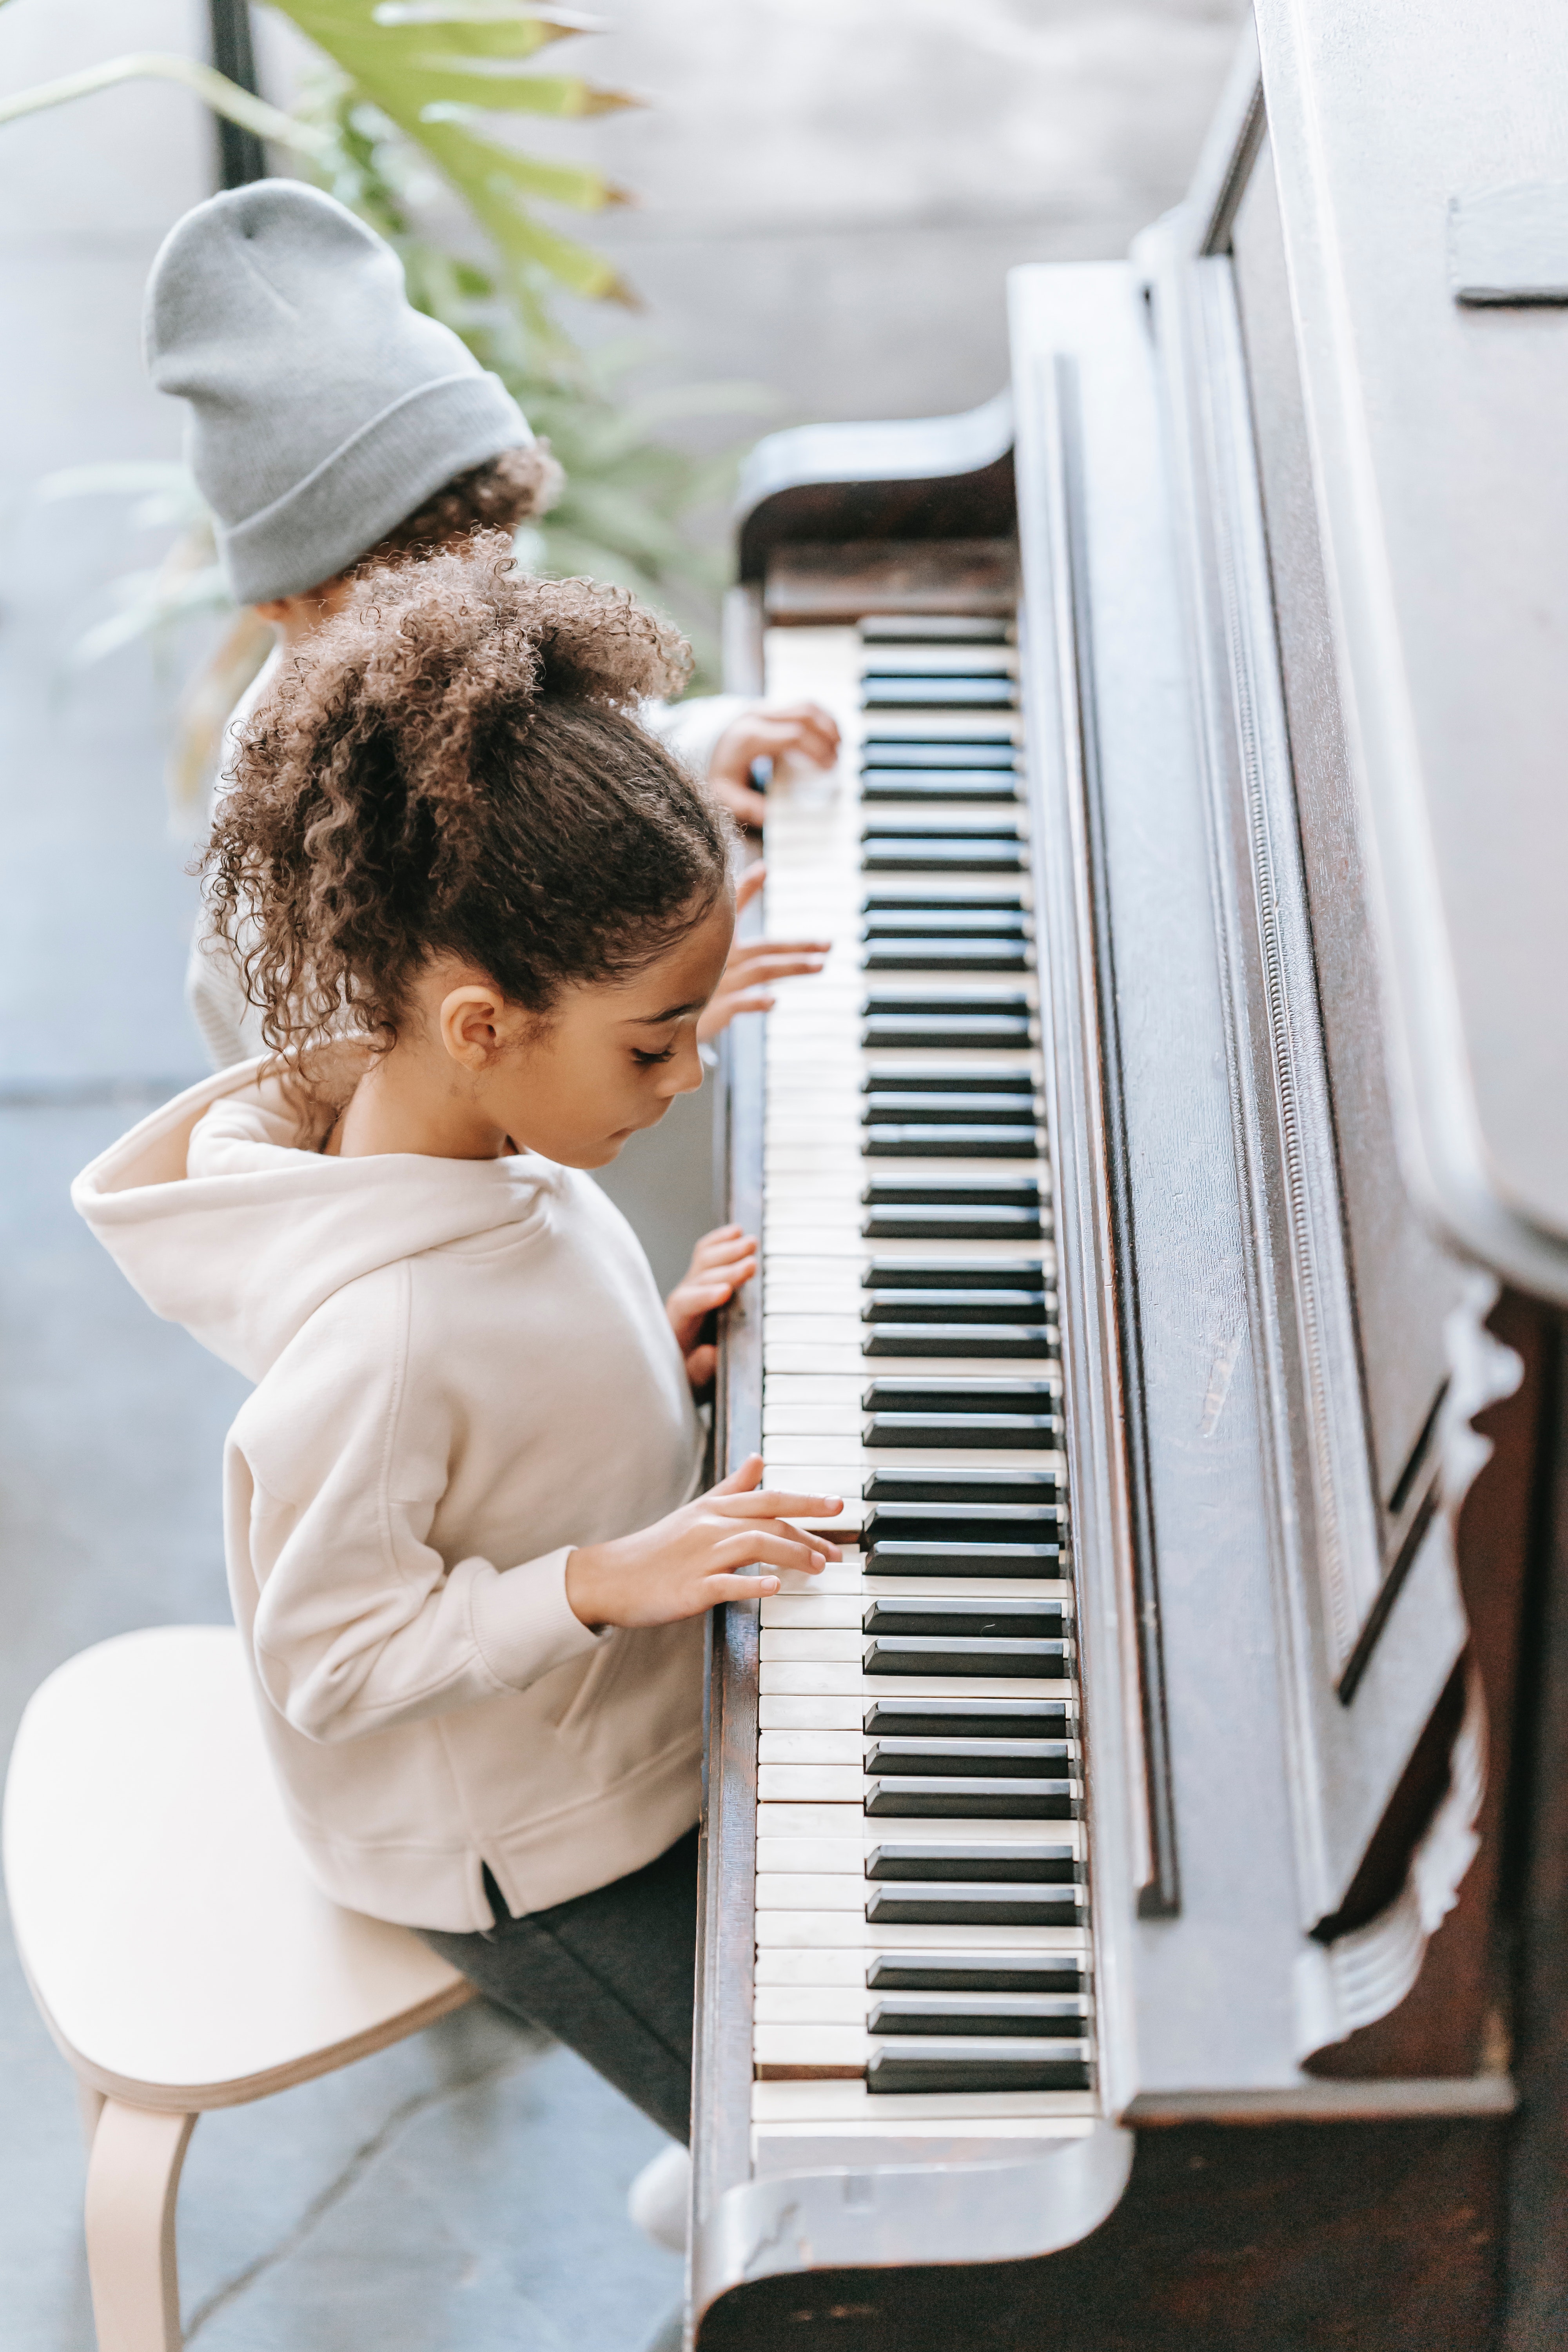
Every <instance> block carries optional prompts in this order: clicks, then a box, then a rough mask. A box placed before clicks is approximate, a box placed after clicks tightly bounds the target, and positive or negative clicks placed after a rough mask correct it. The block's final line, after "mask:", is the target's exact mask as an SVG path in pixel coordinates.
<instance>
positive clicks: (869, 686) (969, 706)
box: [860, 670, 1018, 710]
mask: <svg viewBox="0 0 1568 2352" xmlns="http://www.w3.org/2000/svg"><path fill="white" fill-rule="evenodd" d="M1017 707H1018V688H1017V681H1016V679H1014V678H1011V677H1007V676H1005V674H1002V675H998V674H997V673H995V672H992V673H991V674H990V675H989V676H987V677H961V676H959V674H958V673H957V672H956V671H951V670H949V671H944V672H942V673H940V674H939V675H938V676H936V677H913V676H911V675H910V673H909V672H908V671H906V670H899V671H896V672H892V673H890V674H889V675H887V676H884V677H878V676H877V674H876V673H875V672H874V671H868V673H867V674H866V676H865V677H862V679H861V681H860V708H861V709H862V710H908V709H916V710H1016V709H1017Z"/></svg>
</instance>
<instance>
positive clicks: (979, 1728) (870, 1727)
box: [864, 1694, 1073, 1739]
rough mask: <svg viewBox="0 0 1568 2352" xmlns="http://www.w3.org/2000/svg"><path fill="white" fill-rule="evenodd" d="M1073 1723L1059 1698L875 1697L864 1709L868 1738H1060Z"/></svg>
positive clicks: (1068, 1708)
mask: <svg viewBox="0 0 1568 2352" xmlns="http://www.w3.org/2000/svg"><path fill="white" fill-rule="evenodd" d="M1072 1727H1073V1716H1072V1709H1071V1706H1069V1704H1068V1701H1067V1700H1066V1699H1065V1698H982V1697H981V1696H979V1695H978V1694H976V1695H974V1696H965V1697H963V1698H896V1697H888V1698H879V1699H875V1700H874V1701H873V1702H872V1704H871V1705H870V1706H868V1708H867V1710H866V1717H865V1724H864V1728H865V1731H866V1733H867V1735H868V1738H873V1739H880V1738H905V1739H928V1738H929V1739H990V1738H997V1739H1045V1738H1066V1737H1067V1735H1068V1733H1069V1732H1070V1731H1071V1729H1072Z"/></svg>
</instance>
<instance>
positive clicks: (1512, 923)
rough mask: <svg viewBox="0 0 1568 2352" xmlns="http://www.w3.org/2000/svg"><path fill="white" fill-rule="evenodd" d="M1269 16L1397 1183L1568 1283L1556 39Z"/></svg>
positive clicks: (1503, 4)
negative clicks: (1402, 1178)
mask: <svg viewBox="0 0 1568 2352" xmlns="http://www.w3.org/2000/svg"><path fill="white" fill-rule="evenodd" d="M1257 20H1258V44H1259V50H1260V55H1261V60H1262V71H1263V85H1264V91H1265V96H1266V99H1267V103H1268V122H1269V125H1270V129H1271V135H1272V140H1273V146H1274V152H1275V160H1276V166H1277V170H1278V175H1279V195H1280V213H1281V218H1282V223H1283V229H1284V236H1285V246H1286V254H1287V259H1288V265H1289V278H1290V285H1291V295H1292V300H1293V303H1294V307H1295V310H1296V317H1297V324H1298V346H1299V350H1300V355H1301V362H1302V371H1303V376H1304V390H1305V396H1306V404H1307V410H1308V417H1309V425H1310V434H1311V438H1312V443H1313V448H1314V455H1315V461H1316V462H1315V467H1314V470H1315V473H1316V478H1317V487H1318V498H1319V503H1320V520H1321V530H1322V536H1323V542H1324V551H1325V560H1326V563H1327V569H1328V573H1329V584H1330V595H1331V604H1332V606H1333V609H1334V615H1335V623H1336V629H1337V634H1338V638H1339V657H1340V671H1341V680H1342V692H1343V695H1344V700H1345V715H1346V720H1347V727H1348V731H1349V735H1350V740H1351V747H1352V760H1353V762H1354V764H1355V767H1356V770H1357V772H1358V775H1359V780H1360V787H1361V791H1362V793H1363V796H1364V805H1365V808H1366V810H1367V813H1368V814H1369V816H1370V819H1371V824H1372V830H1373V839H1374V842H1375V849H1376V857H1377V862H1378V866H1379V869H1380V873H1379V884H1380V890H1379V894H1378V895H1379V900H1380V903H1379V916H1380V922H1381V928H1382V929H1383V933H1384V939H1383V946H1384V958H1385V963H1386V974H1385V977H1386V980H1387V983H1388V989H1389V999H1390V1010H1391V1013H1392V1015H1393V1022H1392V1029H1391V1034H1390V1036H1389V1039H1388V1047H1389V1059H1390V1076H1391V1081H1392V1083H1393V1086H1394V1094H1395V1100H1396V1104H1397V1108H1398V1115H1399V1123H1400V1130H1401V1149H1402V1155H1403V1157H1404V1160H1405V1174H1406V1179H1407V1181H1409V1183H1410V1185H1411V1188H1412V1190H1413V1192H1415V1194H1416V1196H1417V1198H1418V1199H1420V1200H1421V1201H1422V1202H1424V1203H1425V1204H1426V1208H1427V1209H1428V1211H1429V1213H1432V1214H1433V1215H1434V1216H1435V1217H1436V1220H1437V1221H1438V1223H1440V1224H1441V1225H1442V1226H1443V1227H1444V1228H1445V1229H1446V1231H1447V1234H1448V1235H1449V1236H1450V1237H1451V1239H1452V1240H1453V1241H1454V1242H1455V1243H1456V1244H1458V1246H1459V1247H1460V1248H1461V1249H1463V1250H1464V1251H1465V1252H1466V1253H1468V1255H1473V1256H1475V1257H1478V1258H1479V1259H1481V1260H1482V1261H1483V1262H1485V1263H1487V1264H1489V1265H1493V1266H1495V1267H1496V1268H1497V1269H1498V1270H1499V1271H1500V1272H1501V1273H1502V1274H1504V1275H1505V1276H1507V1277H1508V1278H1509V1279H1510V1280H1511V1281H1513V1282H1515V1283H1517V1284H1518V1285H1520V1286H1522V1287H1523V1288H1525V1289H1527V1290H1531V1291H1535V1292H1540V1293H1542V1294H1544V1295H1546V1296H1548V1297H1553V1298H1555V1299H1558V1300H1561V1301H1568V913H1565V909H1564V883H1565V877H1568V773H1565V764H1568V466H1565V465H1564V464H1563V455H1562V450H1563V415H1564V414H1565V413H1568V307H1565V305H1568V287H1564V285H1563V283H1562V278H1561V274H1560V273H1558V274H1557V275H1556V276H1555V277H1554V276H1553V272H1552V269H1551V268H1546V267H1545V266H1544V261H1543V254H1544V247H1543V246H1542V236H1543V235H1544V230H1543V228H1542V224H1543V223H1544V225H1545V229H1546V230H1550V229H1551V228H1552V224H1553V223H1554V222H1555V223H1556V225H1557V228H1558V230H1561V229H1562V226H1563V214H1564V212H1565V211H1568V188H1565V187H1564V186H1563V180H1564V164H1563V156H1564V152H1565V146H1564V134H1565V131H1568V42H1565V41H1564V39H1563V25H1562V18H1561V15H1560V12H1559V11H1558V10H1557V9H1556V8H1554V7H1552V6H1551V5H1549V0H1489V5H1487V6H1486V7H1484V8H1478V7H1476V6H1475V5H1473V0H1425V5H1422V6H1421V7H1419V8H1411V7H1409V6H1407V5H1404V4H1403V0H1257ZM1521 187H1528V188H1530V189H1531V195H1530V199H1529V201H1528V202H1526V201H1525V200H1524V199H1523V198H1522V197H1519V196H1515V197H1513V198H1510V201H1508V202H1506V203H1502V202H1500V201H1498V200H1497V198H1496V194H1495V192H1497V191H1499V190H1500V189H1510V190H1515V191H1517V190H1519V189H1521ZM1483 199H1484V200H1486V201H1480V202H1479V201H1478V200H1483ZM1510 221H1511V222H1513V223H1514V224H1516V226H1517V233H1518V234H1519V235H1520V236H1529V237H1531V238H1532V239H1533V241H1534V246H1535V248H1536V249H1535V250H1533V251H1532V252H1531V253H1529V254H1527V253H1524V252H1522V251H1521V252H1520V253H1519V254H1517V255H1515V256H1513V257H1512V262H1511V263H1510V256H1509V255H1508V254H1507V253H1500V251H1499V250H1498V249H1497V247H1498V240H1499V238H1500V237H1504V238H1505V241H1506V234H1507V232H1508V227H1509V223H1510ZM1478 223H1479V228H1478V226H1477V224H1478ZM1482 230H1484V231H1485V236H1484V237H1482V242H1484V243H1486V245H1487V248H1488V251H1487V262H1488V269H1487V275H1488V278H1489V288H1488V289H1487V299H1486V300H1485V303H1484V305H1483V304H1481V303H1479V302H1478V300H1477V299H1476V298H1475V293H1474V289H1472V288H1468V282H1467V278H1466V272H1467V269H1468V266H1469V265H1468V261H1467V255H1468V254H1471V249H1472V248H1473V247H1476V243H1477V237H1478V236H1480V233H1481V231H1482ZM1546 242H1547V243H1550V242H1551V239H1550V237H1547V239H1546ZM1559 242H1562V239H1561V237H1559ZM1545 259H1546V260H1549V259H1550V256H1546V257H1545ZM1471 274H1472V275H1473V272H1472V273H1471ZM1493 281H1495V282H1493ZM1510 289H1512V291H1511V294H1510Z"/></svg>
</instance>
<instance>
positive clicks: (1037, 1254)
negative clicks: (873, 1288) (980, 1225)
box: [763, 1222, 1056, 1311]
mask: <svg viewBox="0 0 1568 2352" xmlns="http://www.w3.org/2000/svg"><path fill="white" fill-rule="evenodd" d="M932 1258H941V1259H942V1261H943V1262H944V1263H947V1262H951V1263H952V1265H963V1266H971V1265H973V1266H976V1267H979V1266H988V1265H1008V1266H1012V1265H1020V1264H1024V1263H1026V1264H1028V1265H1038V1266H1039V1267H1040V1269H1041V1271H1042V1273H1043V1275H1044V1276H1045V1278H1046V1279H1047V1281H1054V1280H1055V1278H1056V1250H1055V1244H1053V1242H1052V1240H1051V1238H1050V1236H1049V1234H1046V1235H1044V1236H1043V1237H1042V1238H1041V1239H1039V1240H1037V1241H1023V1240H1017V1239H1015V1240H1013V1241H970V1240H967V1239H959V1238H957V1237H955V1238H953V1239H952V1240H943V1239H938V1240H931V1239H921V1238H920V1237H919V1236H910V1237H905V1236H904V1235H902V1234H898V1235H891V1234H890V1235H889V1236H887V1237H886V1238H885V1239H884V1238H882V1237H880V1236H879V1237H878V1238H877V1239H875V1240H872V1239H869V1238H868V1237H867V1236H866V1235H865V1234H860V1233H857V1234H854V1235H853V1236H852V1238H850V1239H849V1240H848V1241H847V1242H844V1241H843V1240H841V1239H838V1238H836V1239H834V1240H833V1241H831V1242H828V1243H814V1242H812V1241H810V1240H809V1239H808V1240H806V1241H805V1242H804V1243H793V1244H781V1243H780V1242H779V1241H777V1240H776V1239H774V1238H773V1237H772V1236H770V1235H769V1234H768V1233H767V1231H766V1228H765V1222H764V1230H763V1303H764V1311H765V1307H766V1301H767V1299H768V1298H769V1297H771V1296H772V1293H771V1291H770V1290H769V1288H768V1285H769V1283H770V1282H771V1281H772V1280H773V1277H774V1276H777V1275H779V1274H781V1273H782V1274H783V1275H784V1276H785V1277H786V1278H787V1279H788V1280H790V1281H792V1282H794V1281H806V1280H810V1281H814V1282H815V1281H835V1282H845V1281H848V1282H850V1283H853V1284H856V1285H860V1283H861V1277H862V1276H863V1275H864V1273H865V1270H866V1268H867V1266H868V1265H870V1264H871V1262H872V1260H873V1259H875V1260H876V1262H877V1263H878V1265H883V1264H889V1265H909V1264H910V1263H911V1262H913V1263H914V1264H915V1265H925V1264H927V1263H929V1262H930V1261H931V1259H932Z"/></svg>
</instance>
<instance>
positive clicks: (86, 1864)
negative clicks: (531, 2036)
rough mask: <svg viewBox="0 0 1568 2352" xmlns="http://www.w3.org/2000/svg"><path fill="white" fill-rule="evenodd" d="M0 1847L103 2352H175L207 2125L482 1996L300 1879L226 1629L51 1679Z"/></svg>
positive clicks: (10, 1793) (101, 1660)
mask: <svg viewBox="0 0 1568 2352" xmlns="http://www.w3.org/2000/svg"><path fill="white" fill-rule="evenodd" d="M5 1884H6V1889H7V1892H8V1894H9V1896H10V1901H11V1909H12V1914H13V1916H14V1918H15V1922H16V1940H17V1943H18V1945H19V1947H20V1949H21V1955H22V1962H23V1966H24V1967H25V1968H26V1972H27V1980H28V1983H29V1984H30V1985H31V1987H32V1990H33V1996H34V1999H35V2000H37V2004H38V2007H39V2009H40V2010H41V2011H43V2015H44V2020H45V2022H46V2023H47V2026H48V2029H49V2032H51V2033H52V2034H53V2035H54V2037H55V2040H56V2041H57V2042H58V2044H59V2046H60V2048H61V2050H62V2051H63V2052H64V2053H65V2055H66V2056H67V2058H68V2060H69V2061H70V2063H71V2065H72V2067H73V2068H74V2069H75V2072H76V2078H77V2090H78V2096H79V2101H80V2103H81V2108H82V2117H83V2123H84V2126H85V2127H86V2130H87V2132H88V2137H89V2158H88V2176H87V2254H88V2265H89V2272H90V2274H91V2279H92V2307H93V2315H94V2318H95V2320H96V2322H97V2327H98V2342H99V2352H178V2347H179V2344H180V2294H179V2281H178V2275H177V2273H176V2269H175V2261H174V2200H175V2197H176V2194H177V2192H178V2189H179V2179H180V2168H181V2165H182V2164H183V2163H184V2154H185V2146H186V2143H187V2141H188V2140H189V2138H190V2136H191V2132H192V2129H193V2127H194V2126H195V2119H196V2117H197V2116H198V2115H200V2114H201V2113H202V2111H203V2110H204V2108H206V2107H231V2106H239V2105H243V2104H244V2103H245V2102H246V2101H247V2100H249V2099H264V2098H266V2097H267V2096H268V2093H269V2092H272V2091H281V2090H286V2089H287V2088H288V2087H289V2084H294V2083H304V2082H308V2081H309V2080H310V2077H311V2076H312V2075H315V2074H331V2072H332V2070H333V2069H334V2067H338V2066H346V2065H347V2064H348V2063H349V2062H350V2061H351V2059H354V2058H362V2057H363V2056H365V2055H366V2053H368V2052H370V2051H372V2050H381V2049H384V2047H385V2046H386V2044H387V2043H388V2042H398V2041H401V2040H402V2039H403V2037H404V2036H405V2034H409V2033H415V2032H418V2030H419V2029H420V2027H421V2026H425V2025H428V2024H430V2023H431V2022H432V2021H433V2020H434V2019H436V2018H437V2017H442V2016H444V2015H445V2014H446V2013H447V2011H448V2010H452V2009H457V2008H458V2007H459V2006H460V2005H461V2004H462V2003H463V2002H464V2001H465V2000H468V1999H469V1998H470V1995H471V1987H470V1986H469V1985H468V1981H467V1979H465V1978H463V1977H461V1976H459V1975H458V1972H457V1970H456V1969H452V1968H449V1967H448V1966H447V1963H446V1962H445V1961H444V1960H440V1959H437V1957H436V1955H435V1953H434V1952H432V1951H430V1950H428V1949H427V1948H426V1946H425V1945H424V1944H422V1943H421V1942H420V1941H419V1939H418V1937H416V1936H414V1935H411V1934H410V1933H409V1932H408V1931H407V1929H406V1928H403V1927H388V1926H386V1925H385V1924H384V1922H383V1921H381V1920H379V1919H367V1918H364V1917H363V1916H361V1915H360V1914H359V1913H357V1912H353V1911H341V1910H339V1909H338V1908H337V1906H335V1905H334V1904H332V1903H330V1902H329V1901H328V1900H327V1898H326V1896H325V1895H321V1894H320V1893H319V1892H318V1891H317V1889H316V1888H315V1886H314V1885H312V1884H311V1882H310V1879H309V1878H308V1877H307V1876H306V1874H305V1870H304V1865H303V1864H302V1863H301V1862H300V1857H299V1853H298V1851H297V1849H296V1848H295V1846H294V1844H293V1842H292V1840H291V1839H290V1837H289V1829H288V1824H287V1822H286V1821H285V1818H284V1813H283V1807H282V1803H281V1801H280V1799H279V1795H278V1792H277V1790H276V1788H275V1786H274V1783H273V1780H272V1775H271V1771H270V1769H269V1767H268V1761H267V1757H266V1754H265V1751H264V1748H263V1745H262V1736H261V1727H260V1724H259V1722H258V1718H257V1711H256V1701H255V1698H254V1696H253V1695H252V1692H251V1688H250V1685H249V1681H248V1677H247V1672H246V1666H245V1661H244V1658H243V1656H242V1655H241V1653H240V1646H239V1637H238V1635H237V1633H234V1632H233V1631H232V1630H231V1629H229V1628H227V1627H225V1626H216V1625H174V1626H166V1627H160V1628H157V1629H155V1630H153V1631H151V1632H148V1633H123V1634H121V1635H120V1636H119V1637H118V1639H116V1640H114V1641H111V1642H100V1643H99V1645H98V1646H97V1648H96V1649H91V1650H84V1651H83V1652H82V1653H81V1654H80V1656H79V1657H75V1658H72V1659H70V1660H69V1661H68V1664H65V1665H63V1666H61V1667H60V1668H59V1670H58V1673H56V1674H53V1675H50V1676H49V1679H48V1680H47V1682H46V1683H45V1684H44V1685H42V1687H41V1688H40V1689H39V1690H37V1691H36V1692H35V1693H34V1696H33V1697H32V1699H31V1701H30V1702H29V1704H28V1706H27V1710H26V1714H25V1715H24V1717H23V1718H22V1727H21V1729H20V1731H19V1732H18V1733H17V1735H16V1748H15V1750H14V1751H13V1754H12V1759H11V1769H10V1773H9V1777H8V1779H7V1781H6V1786H5Z"/></svg>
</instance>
